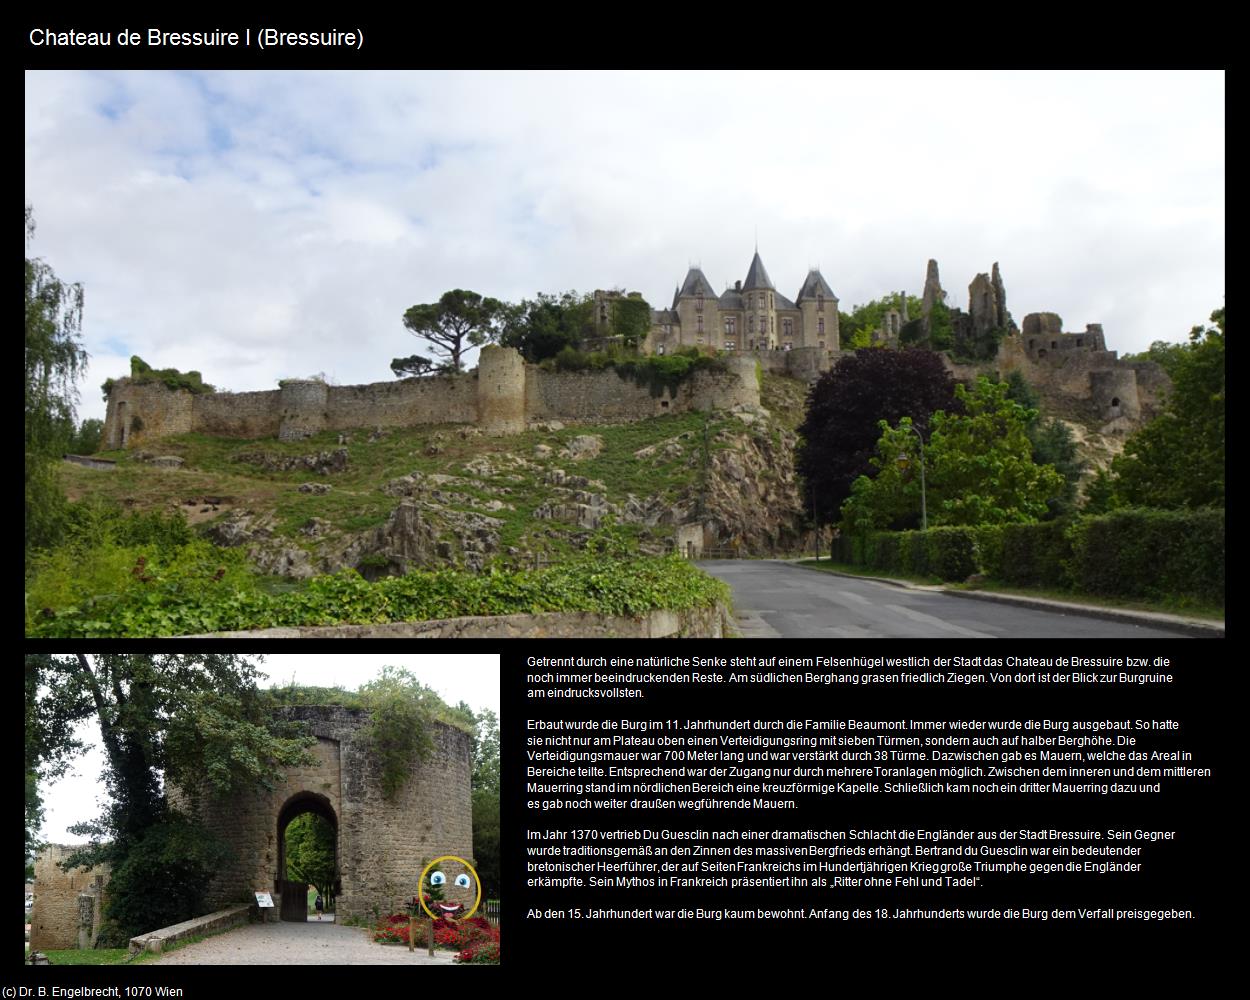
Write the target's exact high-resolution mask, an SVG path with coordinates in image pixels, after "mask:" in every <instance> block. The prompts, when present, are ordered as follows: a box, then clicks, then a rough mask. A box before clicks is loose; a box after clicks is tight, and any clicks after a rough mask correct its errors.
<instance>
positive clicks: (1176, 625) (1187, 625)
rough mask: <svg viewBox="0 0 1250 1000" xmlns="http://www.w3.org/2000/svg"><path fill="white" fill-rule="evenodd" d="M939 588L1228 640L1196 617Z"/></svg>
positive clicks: (1217, 628)
mask: <svg viewBox="0 0 1250 1000" xmlns="http://www.w3.org/2000/svg"><path fill="white" fill-rule="evenodd" d="M936 589H937V590H940V591H941V592H942V593H944V594H950V595H951V596H952V597H968V598H971V599H973V600H977V601H994V602H996V603H998V604H1014V605H1015V606H1016V607H1021V608H1035V609H1037V610H1039V611H1061V612H1063V613H1064V614H1067V615H1082V616H1084V617H1086V618H1103V619H1106V620H1107V621H1117V622H1129V623H1131V624H1134V625H1144V626H1147V627H1149V628H1169V629H1173V630H1174V631H1177V632H1184V633H1185V634H1186V635H1192V636H1195V637H1196V638H1200V639H1223V638H1224V626H1223V625H1217V624H1216V623H1214V622H1203V621H1197V620H1195V619H1193V618H1181V617H1178V616H1173V615H1166V614H1162V613H1159V612H1154V611H1129V610H1127V609H1125V608H1100V607H1096V606H1094V605H1091V604H1071V603H1069V602H1067V601H1051V600H1047V599H1045V598H1042V597H1018V596H1016V595H1015V594H995V593H993V592H992V591H988V590H952V589H950V588H949V587H939V588H936Z"/></svg>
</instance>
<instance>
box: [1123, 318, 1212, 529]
mask: <svg viewBox="0 0 1250 1000" xmlns="http://www.w3.org/2000/svg"><path fill="white" fill-rule="evenodd" d="M1211 322H1212V323H1214V324H1215V325H1214V326H1210V327H1206V328H1203V327H1201V326H1196V327H1194V328H1193V330H1192V331H1191V333H1190V335H1189V343H1188V344H1187V345H1184V346H1183V348H1182V349H1181V351H1179V352H1177V353H1176V354H1175V357H1174V358H1173V360H1172V361H1171V362H1170V365H1171V369H1172V370H1171V375H1172V392H1171V394H1170V395H1169V396H1168V400H1167V403H1166V405H1165V407H1164V410H1163V412H1162V413H1161V414H1159V416H1158V417H1156V418H1155V419H1154V420H1152V421H1151V422H1150V423H1149V424H1147V425H1146V426H1145V427H1143V428H1142V429H1141V430H1139V431H1138V432H1137V433H1136V434H1134V435H1133V436H1132V437H1130V438H1129V439H1128V441H1126V442H1125V445H1124V453H1123V454H1122V455H1119V456H1118V457H1116V459H1115V460H1114V461H1113V462H1112V464H1111V469H1112V473H1113V482H1112V484H1111V491H1110V492H1111V499H1110V503H1109V506H1111V507H1125V506H1129V507H1134V506H1135V507H1159V508H1164V509H1176V508H1181V507H1223V506H1224V475H1225V469H1224V464H1225V459H1224V392H1225V374H1224V310H1223V309H1217V310H1216V311H1215V312H1213V313H1212V314H1211ZM1152 349H1153V348H1152Z"/></svg>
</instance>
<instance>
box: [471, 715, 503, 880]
mask: <svg viewBox="0 0 1250 1000" xmlns="http://www.w3.org/2000/svg"><path fill="white" fill-rule="evenodd" d="M476 721H477V740H476V742H475V744H474V748H473V857H474V858H475V859H476V860H477V874H478V877H479V878H480V879H481V880H482V894H483V898H498V896H499V890H500V884H501V872H500V867H499V843H500V841H499V719H498V717H497V716H496V715H495V713H494V712H492V711H491V710H490V709H489V708H488V709H483V710H482V711H481V712H479V713H477V720H476Z"/></svg>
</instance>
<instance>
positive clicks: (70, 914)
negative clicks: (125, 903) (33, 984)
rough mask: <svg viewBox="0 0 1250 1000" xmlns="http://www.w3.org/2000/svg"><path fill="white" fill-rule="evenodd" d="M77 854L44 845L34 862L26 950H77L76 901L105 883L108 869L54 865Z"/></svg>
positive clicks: (71, 848) (73, 848)
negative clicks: (33, 898) (72, 867)
mask: <svg viewBox="0 0 1250 1000" xmlns="http://www.w3.org/2000/svg"><path fill="white" fill-rule="evenodd" d="M75 850H77V848H76V847H74V846H66V845H63V844H48V845H47V846H46V847H45V848H44V849H43V851H42V852H41V853H40V854H39V856H38V857H37V858H36V859H35V905H34V908H33V909H32V910H31V914H30V950H31V951H45V950H49V949H59V948H77V947H78V944H79V943H78V928H79V925H80V910H79V900H78V897H79V895H80V894H82V893H84V892H90V891H93V890H94V889H95V887H96V886H97V885H99V884H103V883H105V882H107V881H108V867H107V866H104V865H101V866H100V867H98V868H92V869H85V868H74V869H72V870H71V871H68V872H66V871H62V870H61V869H60V868H59V867H58V865H59V864H60V862H62V861H64V860H65V859H66V858H67V857H69V856H70V854H71V853H72V852H73V851H75Z"/></svg>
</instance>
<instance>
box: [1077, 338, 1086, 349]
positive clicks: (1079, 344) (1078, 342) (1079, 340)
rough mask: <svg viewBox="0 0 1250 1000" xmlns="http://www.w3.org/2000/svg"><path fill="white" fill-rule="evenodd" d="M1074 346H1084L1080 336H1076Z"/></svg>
mask: <svg viewBox="0 0 1250 1000" xmlns="http://www.w3.org/2000/svg"><path fill="white" fill-rule="evenodd" d="M1076 346H1077V347H1084V346H1085V341H1084V340H1083V339H1082V338H1080V337H1077V338H1076Z"/></svg>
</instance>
